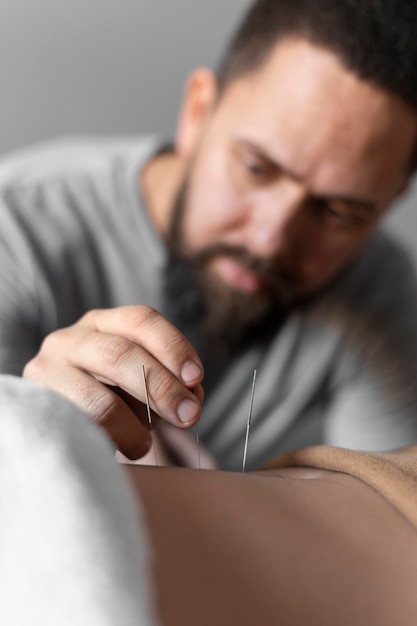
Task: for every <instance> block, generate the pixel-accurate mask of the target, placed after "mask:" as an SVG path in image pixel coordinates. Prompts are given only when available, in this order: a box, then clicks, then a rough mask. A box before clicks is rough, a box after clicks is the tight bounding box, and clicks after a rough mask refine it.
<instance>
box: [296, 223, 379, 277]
mask: <svg viewBox="0 0 417 626" xmlns="http://www.w3.org/2000/svg"><path fill="white" fill-rule="evenodd" d="M370 233H371V229H369V231H368V230H367V231H366V232H361V233H356V234H354V235H353V234H351V235H347V234H346V235H340V234H332V235H331V234H328V235H327V236H326V235H324V236H321V237H320V238H318V239H317V240H316V241H313V240H310V242H309V243H307V244H306V245H304V247H303V249H302V250H301V251H300V255H299V260H300V267H299V269H300V270H301V272H302V274H303V276H304V278H305V280H306V281H308V282H309V283H311V286H312V287H321V286H322V285H324V284H325V283H326V282H327V281H329V280H330V279H332V278H333V277H334V276H336V274H337V273H338V272H339V271H341V270H342V269H343V268H344V267H346V266H347V265H348V264H349V262H350V261H351V260H353V259H354V258H355V256H356V255H357V254H358V253H359V251H360V250H361V248H362V247H363V245H364V244H365V242H366V240H367V239H368V237H369V235H370Z"/></svg>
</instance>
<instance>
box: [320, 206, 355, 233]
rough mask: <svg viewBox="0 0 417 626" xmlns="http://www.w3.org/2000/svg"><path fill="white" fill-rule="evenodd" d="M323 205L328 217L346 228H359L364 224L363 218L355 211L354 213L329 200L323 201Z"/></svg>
mask: <svg viewBox="0 0 417 626" xmlns="http://www.w3.org/2000/svg"><path fill="white" fill-rule="evenodd" d="M321 206H322V209H323V211H324V212H325V215H326V218H327V219H328V220H331V221H332V222H333V223H339V224H340V225H341V226H344V227H346V228H355V227H356V228H357V227H359V226H361V225H362V224H363V220H362V219H361V218H360V217H359V216H358V215H356V214H355V213H352V211H349V210H347V209H345V208H342V207H340V208H339V207H337V206H334V205H332V204H328V203H327V202H324V203H322V205H321Z"/></svg>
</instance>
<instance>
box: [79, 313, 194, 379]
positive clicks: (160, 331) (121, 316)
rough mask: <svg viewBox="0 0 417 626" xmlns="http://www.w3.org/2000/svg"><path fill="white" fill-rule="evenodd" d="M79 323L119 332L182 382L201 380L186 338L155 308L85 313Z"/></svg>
mask: <svg viewBox="0 0 417 626" xmlns="http://www.w3.org/2000/svg"><path fill="white" fill-rule="evenodd" d="M80 323H81V324H85V325H87V326H91V327H92V328H95V329H96V330H98V331H101V332H104V333H107V334H114V335H122V336H123V337H125V338H127V339H130V340H131V341H133V342H135V343H137V344H138V345H140V346H142V347H143V348H144V349H145V350H146V351H147V352H149V354H151V355H152V356H153V357H154V359H155V360H156V361H159V362H160V363H161V364H162V365H163V366H164V367H165V368H166V369H167V370H168V371H170V372H171V373H172V374H173V375H174V376H176V377H177V378H178V380H180V381H181V382H182V383H183V384H184V385H186V386H187V387H189V388H191V387H193V386H195V385H197V384H199V383H201V381H202V378H203V374H204V369H203V364H202V362H201V360H200V358H199V356H198V354H197V352H196V351H195V349H194V348H193V346H192V345H191V344H190V342H189V341H187V339H186V338H185V337H184V335H183V334H182V333H181V332H180V331H179V330H178V329H177V328H175V326H173V324H171V323H170V322H169V321H168V320H167V319H166V318H165V317H164V316H163V315H161V314H160V313H158V311H156V310H155V309H152V308H151V307H147V306H127V307H119V308H117V309H103V310H95V311H90V312H89V313H87V314H86V315H85V316H84V317H83V318H82V319H81V320H80Z"/></svg>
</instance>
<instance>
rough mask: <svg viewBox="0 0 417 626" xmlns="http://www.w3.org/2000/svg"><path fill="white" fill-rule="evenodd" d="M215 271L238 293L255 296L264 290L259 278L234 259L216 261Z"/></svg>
mask: <svg viewBox="0 0 417 626" xmlns="http://www.w3.org/2000/svg"><path fill="white" fill-rule="evenodd" d="M213 269H214V271H215V272H216V274H217V275H218V276H219V277H220V278H221V279H222V280H223V281H224V282H225V283H227V284H228V285H229V286H230V287H233V288H234V289H236V290H238V291H243V292H245V293H248V294H255V293H259V292H260V291H261V289H262V282H261V280H260V279H259V277H258V276H257V275H256V274H254V273H253V272H251V271H250V270H248V269H246V268H245V267H244V266H243V265H242V264H241V263H238V262H237V261H235V260H234V259H232V258H225V257H223V258H221V259H216V261H215V262H214V265H213Z"/></svg>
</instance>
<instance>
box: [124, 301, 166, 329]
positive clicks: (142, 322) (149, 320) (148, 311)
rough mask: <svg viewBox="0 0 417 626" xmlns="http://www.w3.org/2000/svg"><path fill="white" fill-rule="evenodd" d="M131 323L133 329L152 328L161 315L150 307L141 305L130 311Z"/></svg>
mask: <svg viewBox="0 0 417 626" xmlns="http://www.w3.org/2000/svg"><path fill="white" fill-rule="evenodd" d="M129 314H130V316H131V323H132V325H133V327H140V326H151V327H152V326H154V325H155V324H157V323H158V320H159V319H161V314H160V313H159V312H158V311H157V310H156V309H154V308H153V307H151V306H148V305H141V306H139V307H134V309H130V311H129Z"/></svg>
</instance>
